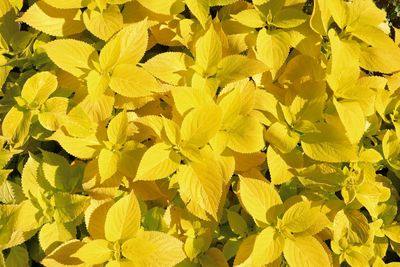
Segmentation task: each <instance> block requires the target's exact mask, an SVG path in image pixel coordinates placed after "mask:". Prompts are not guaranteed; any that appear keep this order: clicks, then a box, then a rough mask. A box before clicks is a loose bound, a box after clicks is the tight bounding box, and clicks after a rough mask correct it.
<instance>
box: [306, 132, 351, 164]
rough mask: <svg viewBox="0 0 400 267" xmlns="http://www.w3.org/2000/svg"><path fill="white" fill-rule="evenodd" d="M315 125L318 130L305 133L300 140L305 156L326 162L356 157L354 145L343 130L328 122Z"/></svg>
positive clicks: (342, 160) (344, 160)
mask: <svg viewBox="0 0 400 267" xmlns="http://www.w3.org/2000/svg"><path fill="white" fill-rule="evenodd" d="M315 126H316V127H317V129H318V131H316V132H310V133H306V134H305V135H304V136H303V137H302V140H301V146H302V148H303V150H304V153H305V154H306V155H307V156H309V157H310V158H312V159H314V160H319V161H326V162H349V161H350V162H351V161H355V160H356V159H357V153H356V147H355V146H353V145H352V144H351V143H350V141H349V140H348V139H347V137H346V136H345V135H344V133H343V132H341V131H339V130H338V129H336V128H334V127H333V126H331V125H328V124H316V125H315Z"/></svg>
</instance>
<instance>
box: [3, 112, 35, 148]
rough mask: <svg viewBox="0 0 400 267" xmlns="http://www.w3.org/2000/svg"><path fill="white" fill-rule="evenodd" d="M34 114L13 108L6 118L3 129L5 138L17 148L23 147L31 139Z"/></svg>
mask: <svg viewBox="0 0 400 267" xmlns="http://www.w3.org/2000/svg"><path fill="white" fill-rule="evenodd" d="M31 118H32V114H31V112H30V111H25V112H24V111H21V110H19V109H18V108H16V107H12V108H11V109H10V111H8V113H7V114H6V116H5V117H4V120H3V123H2V125H1V129H2V131H3V136H4V137H5V138H7V139H8V140H9V141H10V142H11V143H12V144H14V145H15V146H16V147H18V146H22V145H23V144H24V143H25V142H26V141H27V139H28V138H29V128H30V126H31Z"/></svg>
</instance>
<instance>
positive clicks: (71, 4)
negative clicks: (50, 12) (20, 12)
mask: <svg viewBox="0 0 400 267" xmlns="http://www.w3.org/2000/svg"><path fill="white" fill-rule="evenodd" d="M43 2H45V3H47V4H49V5H51V6H53V7H55V8H60V9H70V8H81V7H85V2H87V1H86V0H69V1H67V2H60V1H58V0H43Z"/></svg>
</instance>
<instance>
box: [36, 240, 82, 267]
mask: <svg viewBox="0 0 400 267" xmlns="http://www.w3.org/2000/svg"><path fill="white" fill-rule="evenodd" d="M84 244H85V243H83V242H82V241H80V240H76V239H73V240H70V241H68V242H65V243H64V244H62V245H60V246H59V247H57V248H56V249H55V250H53V251H52V252H51V253H50V254H49V255H47V256H46V257H45V258H44V259H43V260H42V261H41V263H42V264H43V265H45V266H60V267H61V266H73V265H81V264H82V261H81V260H79V259H78V258H76V257H72V255H73V254H74V253H75V252H76V251H77V250H78V249H79V248H80V247H82V246H83V245H84Z"/></svg>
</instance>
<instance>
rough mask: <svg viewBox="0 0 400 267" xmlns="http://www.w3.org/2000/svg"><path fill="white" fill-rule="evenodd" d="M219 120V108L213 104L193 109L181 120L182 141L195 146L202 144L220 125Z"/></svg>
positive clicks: (206, 141)
mask: <svg viewBox="0 0 400 267" xmlns="http://www.w3.org/2000/svg"><path fill="white" fill-rule="evenodd" d="M221 120H222V112H221V109H220V108H219V107H218V106H217V105H215V104H210V105H203V106H200V107H198V108H195V109H193V110H192V111H190V112H189V113H188V114H187V115H186V116H185V118H184V119H183V121H182V125H181V138H182V141H183V142H185V143H186V144H191V145H194V146H197V147H202V146H204V145H205V144H207V143H208V141H209V140H210V139H211V138H212V137H213V136H214V135H215V134H216V133H217V131H218V130H219V128H220V127H221Z"/></svg>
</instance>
